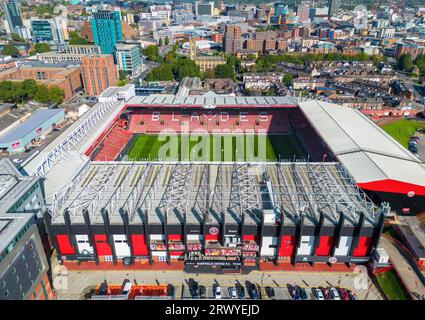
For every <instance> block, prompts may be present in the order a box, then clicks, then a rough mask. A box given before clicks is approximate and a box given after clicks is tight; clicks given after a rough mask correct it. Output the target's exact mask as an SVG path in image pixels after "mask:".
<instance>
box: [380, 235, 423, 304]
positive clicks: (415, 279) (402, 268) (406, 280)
mask: <svg viewBox="0 0 425 320" xmlns="http://www.w3.org/2000/svg"><path fill="white" fill-rule="evenodd" d="M381 246H382V247H383V248H384V249H385V250H386V251H387V253H388V255H389V256H390V260H391V263H392V264H393V265H394V269H395V270H396V271H397V274H398V276H399V277H400V279H401V281H402V282H403V284H404V286H405V287H406V288H407V290H408V291H409V293H410V295H411V296H412V298H413V299H415V300H424V299H425V286H424V283H423V281H422V279H421V275H420V274H418V271H417V266H413V265H412V262H411V261H410V259H408V258H407V255H408V254H407V253H405V252H404V251H403V248H401V247H400V245H399V244H398V243H397V242H395V240H393V239H392V238H390V237H386V236H384V235H383V236H382V237H381Z"/></svg>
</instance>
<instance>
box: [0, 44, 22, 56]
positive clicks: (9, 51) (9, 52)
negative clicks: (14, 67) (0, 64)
mask: <svg viewBox="0 0 425 320" xmlns="http://www.w3.org/2000/svg"><path fill="white" fill-rule="evenodd" d="M2 54H3V55H5V56H12V57H19V50H18V49H17V48H16V47H15V46H12V45H5V46H4V47H3V51H2Z"/></svg>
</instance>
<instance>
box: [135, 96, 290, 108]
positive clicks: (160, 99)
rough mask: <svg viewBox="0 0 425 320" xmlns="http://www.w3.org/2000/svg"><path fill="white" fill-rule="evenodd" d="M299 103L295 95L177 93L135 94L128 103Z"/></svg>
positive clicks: (202, 104)
mask: <svg viewBox="0 0 425 320" xmlns="http://www.w3.org/2000/svg"><path fill="white" fill-rule="evenodd" d="M141 104H142V105H143V104H150V105H176V106H178V105H194V106H206V105H233V106H235V105H258V106H261V105H267V106H270V105H294V106H295V105H297V99H296V98H293V97H232V96H219V95H217V96H216V97H209V96H205V95H202V96H188V97H181V96H175V95H171V94H170V95H149V96H135V97H133V98H131V99H130V100H129V101H128V102H127V105H141Z"/></svg>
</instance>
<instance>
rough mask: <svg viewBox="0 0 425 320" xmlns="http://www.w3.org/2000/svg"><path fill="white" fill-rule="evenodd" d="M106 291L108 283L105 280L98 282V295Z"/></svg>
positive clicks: (104, 293)
mask: <svg viewBox="0 0 425 320" xmlns="http://www.w3.org/2000/svg"><path fill="white" fill-rule="evenodd" d="M107 292H108V284H107V283H106V281H103V282H102V283H101V284H100V287H99V293H98V294H99V295H101V296H104V295H106V293H107Z"/></svg>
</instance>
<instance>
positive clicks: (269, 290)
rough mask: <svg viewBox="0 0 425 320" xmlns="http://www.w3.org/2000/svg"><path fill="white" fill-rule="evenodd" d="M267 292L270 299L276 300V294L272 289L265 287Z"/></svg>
mask: <svg viewBox="0 0 425 320" xmlns="http://www.w3.org/2000/svg"><path fill="white" fill-rule="evenodd" d="M265 290H266V294H267V296H268V297H269V298H270V299H276V293H275V291H274V289H273V288H272V287H265Z"/></svg>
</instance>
